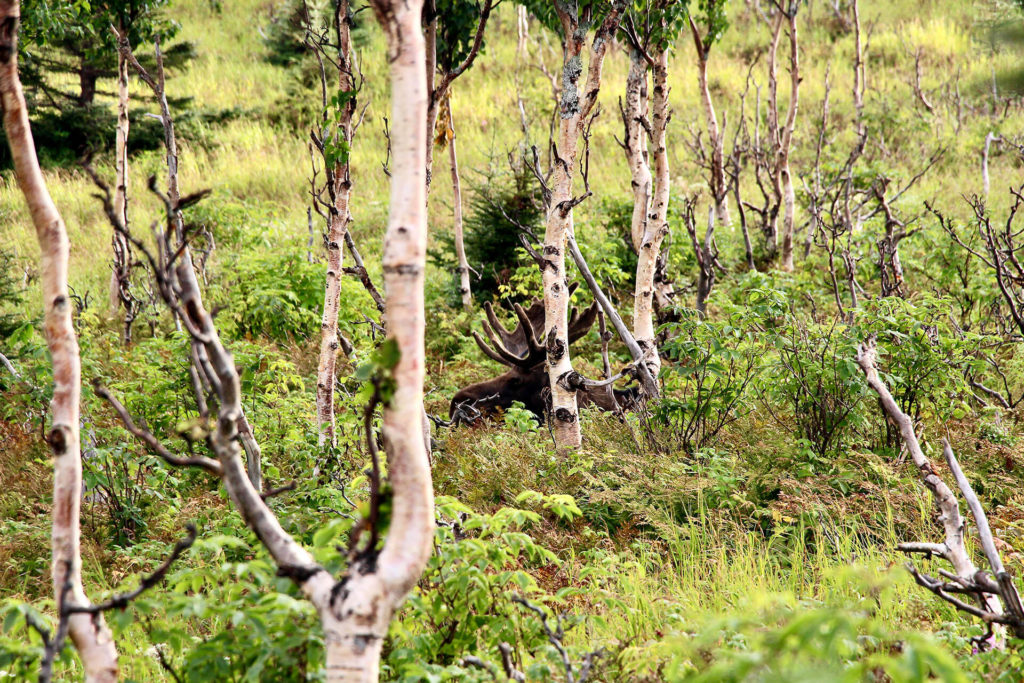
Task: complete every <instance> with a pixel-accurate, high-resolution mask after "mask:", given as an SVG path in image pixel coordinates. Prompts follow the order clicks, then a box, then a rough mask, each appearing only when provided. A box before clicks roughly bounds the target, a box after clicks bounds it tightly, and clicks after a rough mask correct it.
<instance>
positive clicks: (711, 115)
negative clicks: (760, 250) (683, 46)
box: [689, 16, 732, 228]
mask: <svg viewBox="0 0 1024 683" xmlns="http://www.w3.org/2000/svg"><path fill="white" fill-rule="evenodd" d="M689 22H690V32H691V34H692V35H693V42H694V47H696V49H697V85H698V88H699V89H700V98H701V105H702V107H703V109H704V122H705V124H706V125H707V127H708V142H709V143H710V145H711V168H710V186H711V187H710V189H711V198H712V201H713V202H714V205H715V216H717V218H718V224H719V225H721V226H722V227H723V228H727V227H729V226H730V225H731V224H732V218H731V217H730V216H729V186H728V184H727V183H726V181H725V134H724V132H723V131H721V130H720V129H719V127H718V117H717V116H716V115H715V105H714V102H712V100H711V90H710V89H709V88H708V54H709V53H710V51H711V50H710V47H709V46H705V44H704V40H703V39H702V38H701V36H700V31H699V30H698V29H697V24H696V23H694V21H693V17H692V16H691V17H689Z"/></svg>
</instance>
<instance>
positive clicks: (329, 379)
mask: <svg viewBox="0 0 1024 683" xmlns="http://www.w3.org/2000/svg"><path fill="white" fill-rule="evenodd" d="M335 20H336V21H337V23H338V38H339V40H340V45H339V49H338V90H339V91H341V92H350V91H352V90H355V82H354V79H353V74H352V40H351V31H350V26H349V22H348V0H340V2H339V3H338V11H337V14H336V17H335ZM355 106H356V105H355V98H354V97H352V98H350V99H349V100H348V101H347V102H346V103H345V105H344V108H343V109H342V112H341V120H340V121H339V122H338V127H337V130H336V131H335V133H334V134H335V135H336V136H337V139H339V140H343V141H344V142H345V144H350V143H351V141H352V117H353V115H354V114H355ZM330 181H331V182H332V183H333V187H332V188H331V190H332V191H331V194H332V195H333V197H334V203H333V204H334V205H333V207H332V210H331V212H330V216H329V219H328V226H327V275H326V285H325V287H324V312H323V318H322V319H321V321H320V360H319V363H318V364H317V373H316V417H317V427H318V428H319V437H318V442H319V445H320V447H321V448H322V447H323V446H324V445H325V444H330V445H331V446H333V445H335V443H336V436H335V421H334V378H335V374H336V366H337V359H338V309H339V306H340V299H341V275H342V270H341V268H342V249H343V245H344V242H345V233H346V232H347V231H348V224H349V222H350V221H351V209H350V207H349V197H350V194H351V191H352V178H351V175H350V173H349V162H348V160H347V159H346V160H344V161H339V162H338V163H336V164H335V165H334V169H333V170H332V174H331V178H330Z"/></svg>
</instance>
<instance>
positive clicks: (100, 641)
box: [0, 0, 118, 683]
mask: <svg viewBox="0 0 1024 683" xmlns="http://www.w3.org/2000/svg"><path fill="white" fill-rule="evenodd" d="M19 18H20V6H19V3H18V0H0V106H2V108H3V120H4V132H5V133H6V134H7V141H8V144H9V145H10V148H11V157H12V159H13V160H14V172H15V175H16V177H17V180H18V186H19V187H20V188H21V191H22V194H24V195H25V201H26V202H27V203H28V208H29V213H30V214H31V216H32V223H33V224H34V225H35V229H36V237H37V238H38V240H39V247H40V251H41V253H42V267H41V270H42V273H41V277H40V281H41V283H42V287H43V308H44V331H45V333H46V343H47V347H48V348H49V350H50V356H51V359H52V364H53V382H54V387H53V400H52V401H51V403H50V413H51V416H52V420H53V426H52V428H51V429H50V432H49V435H48V436H47V441H48V442H49V445H50V450H51V452H52V453H53V513H52V514H53V527H52V532H51V548H52V567H51V571H52V574H53V587H54V594H55V597H56V600H57V603H58V604H60V601H61V598H62V596H65V599H67V600H70V601H72V602H73V603H74V604H75V605H77V606H87V605H89V604H90V603H89V599H88V598H87V597H86V595H85V590H84V588H83V586H82V574H81V570H82V558H81V544H80V541H81V531H80V529H79V516H80V513H81V505H82V461H81V444H80V437H79V400H80V396H81V361H80V359H79V355H78V339H77V337H76V336H75V329H74V326H73V324H72V321H71V310H72V304H71V299H70V298H69V297H68V258H69V253H70V243H69V241H68V235H67V230H66V229H65V227H64V220H63V219H62V218H61V215H60V213H59V212H58V211H57V207H56V205H54V203H53V199H52V198H51V197H50V193H49V190H48V189H47V187H46V181H45V180H44V179H43V174H42V172H41V171H40V169H39V160H38V158H37V157H36V150H35V143H34V142H33V140H32V131H31V128H30V127H29V121H28V111H27V109H26V105H25V96H24V93H23V92H22V88H21V80H20V78H19V77H18V58H17V55H18V34H17V31H18V20H19ZM65 585H70V591H68V592H67V594H66V595H65ZM68 633H69V635H70V636H71V641H72V643H73V644H74V646H75V649H76V650H77V651H78V654H79V657H80V658H81V660H82V667H83V669H84V670H85V680H86V681H87V682H88V683H113V682H114V681H116V680H117V676H118V664H117V650H116V649H115V647H114V641H113V638H112V636H111V633H110V629H109V628H107V625H106V622H105V621H104V619H103V615H102V614H98V615H96V616H95V617H94V616H92V615H89V614H83V613H77V614H73V615H71V616H70V617H69V626H68Z"/></svg>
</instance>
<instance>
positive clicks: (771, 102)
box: [754, 12, 784, 259]
mask: <svg viewBox="0 0 1024 683" xmlns="http://www.w3.org/2000/svg"><path fill="white" fill-rule="evenodd" d="M783 19H784V17H783V16H782V12H779V13H778V15H777V16H776V17H775V24H774V26H773V27H772V40H771V42H770V43H769V45H768V106H767V108H766V110H765V115H766V118H767V124H768V126H767V127H768V137H769V141H770V143H771V151H772V156H773V157H774V158H773V159H772V162H771V163H770V164H768V165H769V166H770V168H771V180H772V202H771V205H770V206H769V207H768V215H767V216H766V217H765V226H764V236H765V250H766V251H767V254H768V257H769V258H771V259H774V258H775V256H776V255H777V254H778V251H779V208H780V207H781V206H782V179H781V178H780V177H779V171H778V162H779V154H778V150H779V146H780V144H781V143H780V131H779V73H778V50H779V39H780V38H781V36H782V23H783ZM754 120H755V121H756V120H757V116H756V114H755V117H754ZM755 136H756V128H755Z"/></svg>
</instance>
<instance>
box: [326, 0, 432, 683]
mask: <svg viewBox="0 0 1024 683" xmlns="http://www.w3.org/2000/svg"><path fill="white" fill-rule="evenodd" d="M372 4H373V6H374V9H375V11H376V14H377V19H378V22H379V23H380V24H381V27H382V28H383V30H384V33H385V35H386V36H387V41H388V53H389V63H390V65H391V92H392V116H393V121H394V124H395V125H394V128H393V131H392V138H391V144H392V153H393V158H394V164H393V166H392V177H391V206H390V216H389V218H388V229H387V234H386V236H385V239H384V255H383V266H384V283H385V289H386V292H387V301H386V306H387V312H386V315H387V319H388V321H389V323H390V324H389V330H388V334H389V337H391V338H392V339H394V340H395V343H396V344H397V346H398V351H399V354H400V355H399V360H398V364H397V366H396V367H395V369H394V380H395V392H394V395H393V397H392V398H391V400H390V402H388V403H387V404H386V405H385V406H384V415H383V430H384V445H385V450H386V451H387V457H388V472H389V475H390V479H391V485H392V490H393V501H392V512H391V524H390V528H389V530H388V534H387V539H386V541H385V543H384V549H383V550H382V551H381V554H380V556H379V557H378V558H377V562H376V571H374V572H372V573H366V574H363V573H361V572H359V571H355V572H351V571H350V573H349V576H348V580H347V582H346V583H345V591H343V592H342V593H340V594H339V598H340V599H338V600H337V601H336V603H337V604H336V605H335V606H334V607H335V611H336V614H338V615H339V616H340V618H341V623H340V625H339V626H340V628H339V635H340V636H341V637H340V638H337V639H335V638H333V637H327V638H326V649H327V674H328V680H331V681H375V680H377V676H378V668H379V662H380V652H381V646H382V644H383V639H384V636H385V635H387V629H388V624H389V623H390V621H391V617H392V615H393V614H394V611H395V609H396V608H397V606H398V605H399V604H400V603H401V602H402V600H403V599H404V598H405V596H406V594H407V593H408V592H409V591H410V590H412V588H413V587H414V586H415V585H416V581H417V580H418V579H419V577H420V574H421V573H422V572H423V569H424V568H425V567H426V565H427V561H428V559H429V558H430V552H431V548H432V545H433V535H434V494H433V486H432V484H431V479H430V465H429V463H428V460H427V452H426V448H425V445H424V442H423V433H422V420H423V414H424V412H423V376H424V362H425V358H424V354H425V351H424V345H423V335H424V330H425V323H424V301H423V283H424V268H425V265H426V249H427V217H426V183H425V177H424V173H425V166H424V163H423V162H424V155H425V153H426V148H425V142H426V139H427V131H426V125H425V123H426V114H427V112H426V109H427V84H426V78H425V77H426V68H425V67H426V64H425V58H424V44H423V35H422V33H421V31H420V16H421V12H422V2H421V0H373V3H372Z"/></svg>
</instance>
